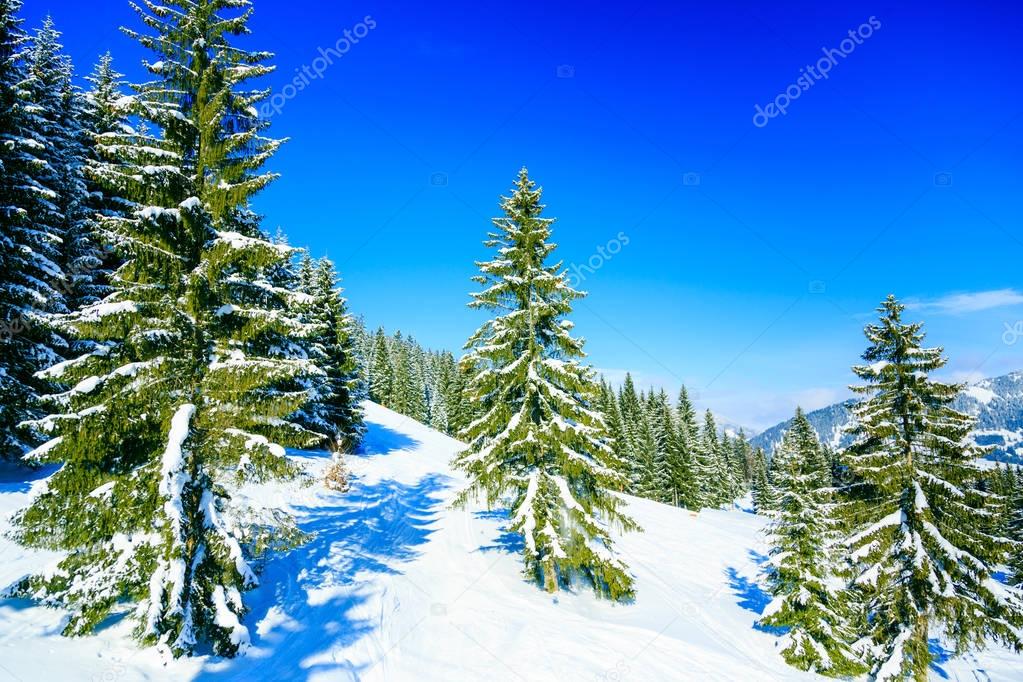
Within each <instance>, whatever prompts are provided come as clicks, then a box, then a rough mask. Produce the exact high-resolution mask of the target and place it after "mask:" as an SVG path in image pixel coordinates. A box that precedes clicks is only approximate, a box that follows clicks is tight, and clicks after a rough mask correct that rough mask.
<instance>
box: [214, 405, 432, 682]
mask: <svg viewBox="0 0 1023 682" xmlns="http://www.w3.org/2000/svg"><path fill="white" fill-rule="evenodd" d="M374 427H376V425H371V429H373V430H374V431H375V432H376V434H377V435H378V437H379V435H380V433H381V431H380V430H379V427H376V428H374ZM398 435H400V434H398ZM384 437H385V438H386V439H389V441H388V442H390V443H392V444H396V443H398V442H400V440H399V439H397V438H395V437H393V436H392V435H387V434H385V436H384ZM407 440H408V442H413V441H412V440H411V439H407ZM381 443H382V441H381V440H380V439H379V438H378V439H377V440H376V441H374V442H373V443H371V445H373V446H374V447H377V448H379V447H381ZM397 447H407V445H404V444H403V445H398V446H397ZM447 481H448V479H447V477H445V476H442V475H430V476H426V477H424V478H423V479H421V480H420V481H419V482H418V483H416V484H414V485H406V484H402V483H399V482H397V481H393V480H385V481H380V482H379V483H377V484H374V485H362V484H359V483H356V485H354V486H353V487H352V490H351V491H350V492H348V493H346V494H334V495H331V496H330V497H329V498H328V499H329V500H332V501H333V502H334V504H333V505H327V506H317V507H296V508H295V516H296V519H297V521H298V525H299V528H300V529H301V530H302V531H303V532H305V533H308V534H310V536H311V539H310V540H309V542H307V543H306V544H304V545H302V546H301V547H297V548H295V549H293V550H290V551H288V552H285V553H281V554H280V555H277V556H275V557H273V558H271V559H270V560H269V561H268V562H267V564H266V565H265V567H264V570H263V572H262V574H261V575H260V583H261V584H260V586H259V587H257V588H256V589H254V590H252V591H251V592H248V593H247V594H246V595H245V600H246V604H247V605H248V606H249V607H250V609H251V610H250V613H249V615H248V616H247V617H246V618H245V625H246V626H247V627H248V628H249V632H250V635H251V637H252V648H251V649H250V650H249V651H248V652H246V654H245V655H243V656H241V657H238V658H236V659H232V660H222V659H211V660H210V663H209V664H208V665H207V666H206V668H205V669H204V670H202V671H201V672H200V674H199V675H198V677H197V678H196V679H199V680H215V679H241V678H252V679H274V678H277V679H307V678H309V677H311V676H314V675H320V674H328V675H329V674H331V673H332V674H333V675H338V674H340V675H341V676H342V677H346V676H351V677H352V678H356V677H358V675H359V673H360V669H361V668H364V667H366V666H367V665H370V666H371V665H372V663H369V664H356V663H354V662H352V661H350V660H347V659H346V657H345V652H344V649H345V648H346V647H349V646H351V645H352V644H353V643H355V642H357V641H358V640H360V639H361V638H363V637H365V636H367V635H369V634H370V633H372V632H373V631H374V630H376V629H377V628H378V627H379V625H380V620H379V614H376V616H375V617H372V618H371V617H361V616H358V615H356V614H355V613H354V612H355V611H356V610H357V609H358V607H360V606H362V605H364V604H366V603H367V602H368V600H370V599H371V598H372V597H373V592H372V590H371V589H369V588H368V586H369V585H370V584H372V576H373V575H374V574H390V575H400V574H401V573H402V564H403V563H406V562H409V561H411V560H413V559H414V558H415V557H416V556H418V555H419V547H420V546H422V545H423V544H424V543H426V542H427V540H428V539H429V536H430V535H431V534H432V533H433V528H432V524H433V521H434V520H435V519H436V518H437V515H438V513H439V512H440V511H441V510H442V509H443V504H444V502H443V498H442V496H441V495H440V493H441V491H443V490H444V489H445V488H446V487H447V486H448V482H447ZM346 673H347V675H346Z"/></svg>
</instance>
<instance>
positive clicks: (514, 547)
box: [473, 509, 526, 554]
mask: <svg viewBox="0 0 1023 682" xmlns="http://www.w3.org/2000/svg"><path fill="white" fill-rule="evenodd" d="M473 516H474V517H476V518H477V519H493V520H497V521H504V523H503V524H502V525H500V526H499V527H498V531H500V535H498V536H497V537H496V538H495V539H494V543H493V544H490V545H480V546H479V547H478V548H477V549H476V551H478V552H505V553H506V554H521V553H522V552H523V551H524V550H525V549H526V542H525V540H524V539H523V537H522V534H521V533H515V532H513V531H510V530H508V522H509V521H510V520H511V510H509V509H491V510H488V511H479V512H475V513H474V514H473Z"/></svg>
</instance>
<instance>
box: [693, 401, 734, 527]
mask: <svg viewBox="0 0 1023 682" xmlns="http://www.w3.org/2000/svg"><path fill="white" fill-rule="evenodd" d="M719 450H720V442H719V440H718V430H717V424H716V422H715V421H714V415H713V414H711V412H710V410H707V411H706V413H705V414H704V416H703V428H701V429H700V432H699V435H698V442H697V445H696V457H695V463H696V466H695V472H696V482H697V485H698V486H699V500H700V507H720V506H721V505H723V504H725V503H726V501H727V500H726V498H727V497H728V494H727V488H726V487H725V486H726V485H727V480H726V479H725V475H726V474H725V469H724V467H723V466H722V465H721V459H720V452H719Z"/></svg>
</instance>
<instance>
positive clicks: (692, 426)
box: [672, 386, 703, 511]
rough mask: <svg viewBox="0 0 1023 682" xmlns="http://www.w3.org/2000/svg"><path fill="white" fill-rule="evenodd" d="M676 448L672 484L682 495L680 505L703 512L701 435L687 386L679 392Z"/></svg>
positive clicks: (676, 413)
mask: <svg viewBox="0 0 1023 682" xmlns="http://www.w3.org/2000/svg"><path fill="white" fill-rule="evenodd" d="M675 425H676V428H675V434H676V437H675V447H676V448H677V450H678V452H677V453H675V454H674V456H673V458H672V459H673V461H674V464H673V467H674V468H673V473H672V480H673V482H674V485H675V488H676V490H677V491H678V498H679V502H678V503H679V504H680V505H681V506H683V507H685V508H687V509H692V510H694V511H699V510H700V508H701V507H702V506H703V503H702V501H701V499H702V498H701V496H700V479H699V470H698V465H697V460H696V457H697V444H698V438H699V433H700V427H699V424H698V423H697V421H696V410H694V409H693V404H692V402H691V401H690V399H689V392H688V391H687V390H686V387H685V386H683V387H682V388H681V389H679V393H678V404H676V405H675Z"/></svg>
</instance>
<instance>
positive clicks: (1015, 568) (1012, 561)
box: [1006, 467, 1023, 589]
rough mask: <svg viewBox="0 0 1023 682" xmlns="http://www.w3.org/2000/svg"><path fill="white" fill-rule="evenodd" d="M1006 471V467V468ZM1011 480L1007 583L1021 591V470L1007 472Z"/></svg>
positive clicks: (1022, 573)
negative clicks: (1010, 541)
mask: <svg viewBox="0 0 1023 682" xmlns="http://www.w3.org/2000/svg"><path fill="white" fill-rule="evenodd" d="M1006 469H1007V470H1008V467H1006ZM1008 473H1009V476H1010V477H1011V479H1012V484H1011V488H1012V493H1011V495H1010V496H1009V509H1010V512H1009V524H1008V525H1009V538H1010V539H1011V540H1012V541H1013V543H1014V545H1013V547H1012V549H1011V550H1010V552H1009V568H1010V575H1009V582H1010V583H1011V584H1012V585H1013V586H1015V587H1017V588H1021V589H1023V469H1019V468H1018V467H1014V468H1013V469H1012V470H1008Z"/></svg>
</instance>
